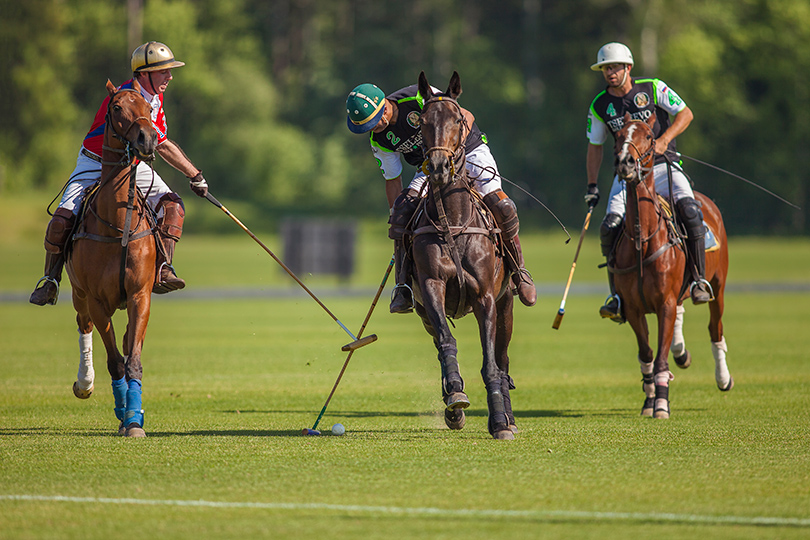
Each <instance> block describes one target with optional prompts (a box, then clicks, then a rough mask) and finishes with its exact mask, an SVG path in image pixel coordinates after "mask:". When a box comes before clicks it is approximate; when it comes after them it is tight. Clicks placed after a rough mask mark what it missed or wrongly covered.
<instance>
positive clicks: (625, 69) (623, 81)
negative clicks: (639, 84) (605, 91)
mask: <svg viewBox="0 0 810 540" xmlns="http://www.w3.org/2000/svg"><path fill="white" fill-rule="evenodd" d="M628 71H629V70H628V69H627V64H625V66H624V76H622V82H620V83H619V88H621V87H622V86H624V83H626V82H627V72H628Z"/></svg>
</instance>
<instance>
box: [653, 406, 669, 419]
mask: <svg viewBox="0 0 810 540" xmlns="http://www.w3.org/2000/svg"><path fill="white" fill-rule="evenodd" d="M653 418H658V419H660V420H668V419H669V404H667V408H666V409H655V410H654V411H653Z"/></svg>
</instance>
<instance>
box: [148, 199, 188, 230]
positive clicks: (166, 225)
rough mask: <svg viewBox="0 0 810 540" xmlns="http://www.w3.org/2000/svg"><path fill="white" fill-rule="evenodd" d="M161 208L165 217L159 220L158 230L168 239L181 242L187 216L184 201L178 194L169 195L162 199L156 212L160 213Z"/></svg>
mask: <svg viewBox="0 0 810 540" xmlns="http://www.w3.org/2000/svg"><path fill="white" fill-rule="evenodd" d="M161 208H163V217H161V218H160V219H159V220H158V230H160V233H161V234H162V235H163V236H165V237H167V238H171V239H172V240H174V241H177V240H180V236H182V234H183V219H184V218H185V216H186V209H185V207H184V206H183V200H182V199H181V198H180V196H179V195H177V194H176V193H167V194H166V195H164V196H163V197H161V198H160V200H159V201H158V203H157V206H156V207H155V211H157V212H159V211H160V209H161Z"/></svg>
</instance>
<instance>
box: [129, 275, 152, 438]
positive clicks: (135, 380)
mask: <svg viewBox="0 0 810 540" xmlns="http://www.w3.org/2000/svg"><path fill="white" fill-rule="evenodd" d="M150 306H151V295H150V292H149V290H148V289H147V290H146V292H145V293H144V292H142V293H140V294H135V295H132V296H131V297H130V298H129V300H128V301H127V316H128V318H129V321H128V323H127V331H126V334H125V335H124V341H125V343H124V350H125V351H126V352H127V353H128V354H127V360H126V380H127V394H126V411H125V413H124V422H123V425H124V426H125V427H126V432H125V435H126V436H127V437H146V432H145V431H144V429H143V424H144V412H143V409H142V399H141V393H142V390H141V388H142V383H141V381H142V379H143V365H142V364H141V351H142V349H143V341H144V338H145V337H146V326H147V324H148V322H149V308H150Z"/></svg>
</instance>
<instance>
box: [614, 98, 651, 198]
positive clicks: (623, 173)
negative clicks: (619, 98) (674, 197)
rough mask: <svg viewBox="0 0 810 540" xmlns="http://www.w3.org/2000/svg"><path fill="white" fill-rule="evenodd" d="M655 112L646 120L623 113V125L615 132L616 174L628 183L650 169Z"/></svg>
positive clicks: (643, 176)
mask: <svg viewBox="0 0 810 540" xmlns="http://www.w3.org/2000/svg"><path fill="white" fill-rule="evenodd" d="M654 124H655V114H653V115H652V116H650V118H648V119H647V121H646V122H644V121H642V120H633V119H631V117H630V114H629V113H628V114H625V115H624V126H623V127H622V129H621V130H619V132H618V133H616V148H615V154H616V163H615V166H616V174H617V175H618V177H619V178H620V179H622V180H624V181H625V182H627V183H629V184H635V183H638V182H640V181H641V180H643V179H644V178H645V177H646V176H647V174H648V173H649V172H650V171H652V168H653V162H654V160H655V137H654V136H653V125H654Z"/></svg>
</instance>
